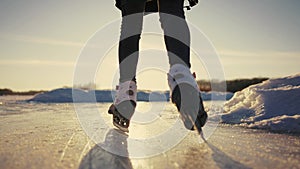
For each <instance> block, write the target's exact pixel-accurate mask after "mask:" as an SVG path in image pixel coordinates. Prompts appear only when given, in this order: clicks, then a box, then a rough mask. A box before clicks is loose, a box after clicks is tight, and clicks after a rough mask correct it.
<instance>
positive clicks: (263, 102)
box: [222, 74, 300, 133]
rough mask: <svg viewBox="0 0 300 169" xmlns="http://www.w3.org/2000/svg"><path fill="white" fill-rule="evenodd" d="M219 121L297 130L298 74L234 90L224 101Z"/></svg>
mask: <svg viewBox="0 0 300 169" xmlns="http://www.w3.org/2000/svg"><path fill="white" fill-rule="evenodd" d="M224 112H225V113H226V114H224V115H222V122H224V123H230V124H239V125H241V126H246V127H249V128H259V129H268V130H271V131H278V132H292V133H300V74H297V75H294V76H288V77H284V78H277V79H270V80H267V81H264V82H263V83H260V84H256V85H252V86H249V87H248V88H245V89H244V90H242V91H239V92H236V93H235V94H234V96H233V97H232V98H231V99H230V100H229V101H228V102H226V103H225V105H224Z"/></svg>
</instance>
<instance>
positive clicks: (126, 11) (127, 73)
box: [119, 0, 190, 83]
mask: <svg viewBox="0 0 300 169" xmlns="http://www.w3.org/2000/svg"><path fill="white" fill-rule="evenodd" d="M124 1H125V2H124V3H123V4H122V6H121V10H122V25H121V37H120V42H119V64H120V82H121V83H122V82H125V81H128V80H134V81H135V76H136V68H137V62H138V57H139V54H138V51H139V40H140V37H141V32H142V25H143V16H144V10H145V2H143V0H136V1H134V0H132V1H133V2H126V0H124ZM127 1H129V0H127ZM183 1H184V0H158V6H159V15H160V19H159V20H160V22H161V27H162V29H163V31H164V40H165V45H166V48H167V51H168V57H169V63H170V66H172V65H174V64H184V65H186V66H187V67H190V47H189V46H190V32H189V28H188V25H187V23H186V21H185V16H184V11H183ZM131 14H134V15H131ZM169 14H170V15H172V16H171V17H169V16H170V15H169ZM125 16H127V17H125ZM128 16H129V17H128ZM174 16H177V17H174ZM167 35H170V36H167Z"/></svg>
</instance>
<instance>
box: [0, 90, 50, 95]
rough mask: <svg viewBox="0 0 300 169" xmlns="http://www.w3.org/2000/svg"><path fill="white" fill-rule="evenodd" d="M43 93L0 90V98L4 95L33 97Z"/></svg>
mask: <svg viewBox="0 0 300 169" xmlns="http://www.w3.org/2000/svg"><path fill="white" fill-rule="evenodd" d="M42 92H45V91H42V90H41V91H32V90H31V91H26V92H14V91H12V90H11V89H0V96H4V95H35V94H37V93H42Z"/></svg>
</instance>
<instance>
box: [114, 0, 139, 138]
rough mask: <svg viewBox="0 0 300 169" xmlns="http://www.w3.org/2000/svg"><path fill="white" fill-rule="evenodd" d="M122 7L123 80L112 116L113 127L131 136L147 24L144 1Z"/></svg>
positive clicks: (121, 54)
mask: <svg viewBox="0 0 300 169" xmlns="http://www.w3.org/2000/svg"><path fill="white" fill-rule="evenodd" d="M122 2H124V3H122V4H121V11H122V25H121V36H120V42H119V69H120V79H119V85H118V86H117V90H116V97H115V99H114V103H113V104H112V105H111V106H110V108H109V110H108V112H109V113H110V114H112V115H113V124H114V125H115V126H116V127H118V128H119V129H121V130H123V131H125V132H128V127H129V124H130V119H131V117H132V115H133V113H134V111H135V107H136V97H137V86H136V79H135V75H136V67H137V62H138V51H139V40H140V35H141V31H142V24H143V11H144V8H145V7H144V6H145V2H143V0H139V1H134V2H133V3H128V2H126V1H125V0H124V1H122Z"/></svg>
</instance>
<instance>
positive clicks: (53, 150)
mask: <svg viewBox="0 0 300 169" xmlns="http://www.w3.org/2000/svg"><path fill="white" fill-rule="evenodd" d="M18 99H21V100H22V99H25V97H13V96H9V97H0V135H1V139H0V146H1V149H0V164H1V168H3V169H6V168H7V169H8V168H9V169H13V168H24V169H25V168H45V169H47V168H299V166H300V162H299V161H300V137H299V135H287V134H275V133H269V132H266V131H263V130H253V129H244V128H240V127H234V126H229V125H221V124H218V123H217V118H213V120H212V121H211V122H210V123H209V125H208V127H207V129H205V131H206V132H205V137H206V138H207V141H206V142H204V141H202V140H201V139H200V137H199V136H198V135H197V134H196V133H195V132H186V131H185V130H184V129H183V128H181V127H180V125H179V124H178V113H177V112H176V109H175V107H174V106H173V105H171V104H170V103H160V102H157V103H145V102H139V107H138V108H137V111H138V113H136V115H135V117H134V118H133V121H132V124H131V127H130V129H129V130H130V132H129V134H128V135H124V134H120V133H119V132H118V131H116V130H115V129H113V127H112V126H111V124H110V123H111V117H110V116H109V115H107V114H106V110H107V108H108V106H109V104H108V103H105V104H102V103H98V104H95V105H93V104H77V106H75V107H74V105H73V104H37V103H16V102H15V100H18ZM205 104H206V107H207V108H208V109H209V108H210V107H209V106H208V105H209V104H210V103H209V102H205ZM99 117H100V118H99ZM99 123H100V124H99ZM177 124H178V126H179V127H178V128H176V125H177ZM174 126H175V128H174ZM97 144H98V145H97ZM116 154H119V155H123V156H119V155H116Z"/></svg>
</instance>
